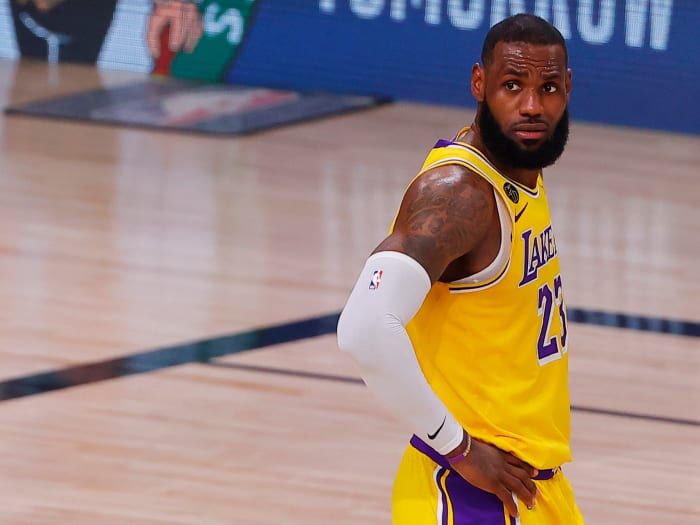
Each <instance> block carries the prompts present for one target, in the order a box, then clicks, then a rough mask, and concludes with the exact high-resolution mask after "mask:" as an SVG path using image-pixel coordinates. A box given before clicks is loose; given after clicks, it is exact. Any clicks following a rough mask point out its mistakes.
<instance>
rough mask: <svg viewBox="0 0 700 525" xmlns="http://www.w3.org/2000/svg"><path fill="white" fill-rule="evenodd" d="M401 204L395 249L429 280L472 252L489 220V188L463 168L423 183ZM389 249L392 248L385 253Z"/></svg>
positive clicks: (491, 205) (438, 173) (439, 173)
mask: <svg viewBox="0 0 700 525" xmlns="http://www.w3.org/2000/svg"><path fill="white" fill-rule="evenodd" d="M414 184H417V186H416V187H415V188H411V189H410V190H409V191H408V192H407V194H406V198H405V199H404V203H403V206H402V209H401V210H400V211H399V215H398V217H397V221H396V225H395V227H394V233H395V234H398V239H397V240H398V246H396V245H395V243H391V244H394V246H395V248H398V249H400V250H401V251H404V252H405V253H406V254H408V255H410V256H412V257H414V258H415V259H416V260H418V261H419V262H420V263H421V264H423V266H424V267H425V268H426V270H428V273H429V274H430V275H431V277H432V278H437V276H438V275H436V274H438V273H440V272H442V270H444V268H445V267H446V266H447V265H448V264H449V263H450V262H451V261H453V260H454V259H456V258H457V257H460V256H462V255H464V254H465V253H468V252H470V251H471V250H472V249H473V248H474V247H475V246H476V245H477V244H478V243H479V241H480V240H481V239H482V238H483V236H484V234H485V233H486V231H487V229H488V227H489V225H490V224H491V221H492V218H493V209H494V206H495V200H493V199H489V198H488V196H489V194H490V192H489V191H488V190H490V186H489V185H488V183H487V182H486V181H483V180H481V179H480V178H478V177H477V176H476V175H473V174H470V173H469V172H465V171H464V169H463V168H458V167H456V166H448V167H446V169H440V168H439V169H438V170H436V171H435V172H434V173H432V174H427V177H425V178H424V177H421V178H420V179H418V180H417V181H416V182H415V183H414ZM389 249H391V248H389Z"/></svg>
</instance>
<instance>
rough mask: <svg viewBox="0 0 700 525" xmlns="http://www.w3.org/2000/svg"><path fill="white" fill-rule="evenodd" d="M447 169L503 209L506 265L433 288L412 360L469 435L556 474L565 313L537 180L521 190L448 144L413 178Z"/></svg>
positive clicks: (417, 323)
mask: <svg viewBox="0 0 700 525" xmlns="http://www.w3.org/2000/svg"><path fill="white" fill-rule="evenodd" d="M458 136H459V135H458ZM447 164H458V165H461V166H464V167H465V168H467V169H469V170H471V171H472V172H474V173H475V174H477V175H478V176H480V177H483V178H484V179H485V180H487V181H488V182H489V183H490V184H491V185H492V186H493V188H494V190H495V192H496V193H497V194H498V196H500V198H501V199H502V200H503V202H504V203H505V204H506V205H507V207H508V212H509V213H508V215H509V216H510V221H511V225H512V235H511V239H502V240H501V242H502V243H503V242H505V243H508V244H509V245H510V257H507V258H504V259H507V260H505V262H504V263H503V265H502V267H501V268H498V269H497V271H495V272H493V275H492V276H491V277H490V278H488V279H486V280H482V281H478V282H470V279H462V280H460V281H457V282H452V283H444V282H436V283H435V284H433V286H432V288H431V289H430V292H429V293H428V295H427V297H426V299H425V301H424V303H423V305H422V307H421V308H420V310H419V311H418V313H417V314H416V316H415V317H414V318H413V319H412V321H411V322H410V323H409V324H408V326H407V330H408V333H409V335H410V338H411V341H412V342H413V345H414V348H415V352H416V355H417V358H418V361H419V363H420V366H421V368H422V370H423V373H424V374H425V376H426V378H427V380H428V382H429V383H430V385H431V387H432V388H433V390H434V391H435V392H436V394H437V395H438V397H439V398H440V399H441V400H442V401H443V402H444V403H445V405H446V406H447V408H448V409H449V410H450V412H451V413H452V414H453V415H454V416H455V417H456V419H457V420H458V421H459V422H460V423H461V424H462V426H463V427H464V428H465V429H466V430H467V431H468V432H469V433H470V434H471V435H472V436H474V437H475V438H478V439H480V440H483V441H486V442H489V443H491V444H493V445H495V446H497V447H498V448H500V449H502V450H505V451H508V452H512V453H513V454H515V455H516V456H518V457H519V458H521V459H522V460H524V461H526V462H528V463H530V464H531V465H532V466H534V467H536V468H538V469H545V468H552V467H555V466H558V465H561V464H562V463H564V462H567V461H570V459H571V454H570V449H569V417H570V414H569V412H570V408H569V391H568V359H567V357H568V356H567V343H568V341H567V330H566V307H565V305H564V294H563V290H562V280H561V276H560V275H559V260H558V258H557V246H556V243H555V240H554V234H553V232H552V226H551V219H550V212H549V206H548V204H547V196H546V193H545V189H544V184H543V181H542V176H541V174H540V176H539V177H538V180H537V186H536V188H534V189H532V188H528V187H526V186H523V185H521V184H519V183H517V182H515V181H514V180H511V179H508V178H507V177H505V176H504V175H502V174H501V173H499V172H498V171H497V170H496V168H495V167H493V166H492V165H491V164H490V163H489V161H488V160H487V159H486V157H485V156H484V155H483V154H482V153H481V152H480V151H479V150H477V149H476V148H474V147H473V146H470V145H468V144H465V143H461V142H449V141H439V142H438V143H437V144H436V146H435V148H433V149H432V151H431V152H430V153H429V155H428V157H427V159H426V161H425V163H424V165H423V168H422V170H421V172H420V173H419V175H420V174H422V173H424V172H426V171H428V170H431V169H434V168H437V167H439V166H444V165H447ZM506 248H507V246H506ZM472 281H473V279H472Z"/></svg>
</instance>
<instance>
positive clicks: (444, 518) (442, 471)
mask: <svg viewBox="0 0 700 525" xmlns="http://www.w3.org/2000/svg"><path fill="white" fill-rule="evenodd" d="M445 472H447V469H445V468H441V469H440V470H438V472H437V474H436V475H435V482H436V483H437V486H438V492H440V500H442V516H440V525H448V513H447V493H446V492H445V491H444V490H442V484H441V483H440V480H442V476H444V475H445Z"/></svg>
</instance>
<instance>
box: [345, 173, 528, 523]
mask: <svg viewBox="0 0 700 525" xmlns="http://www.w3.org/2000/svg"><path fill="white" fill-rule="evenodd" d="M496 217H497V215H496V200H495V197H494V194H493V189H492V187H491V186H490V185H489V183H488V182H486V181H485V180H483V179H481V178H480V177H478V176H476V175H475V174H473V173H471V172H470V171H468V170H466V169H465V168H462V167H460V166H454V165H449V166H444V167H441V168H438V169H435V170H431V171H429V172H426V173H425V174H423V175H421V176H420V177H418V178H417V179H416V180H415V181H414V182H413V184H411V186H410V187H409V189H408V190H407V192H406V194H405V196H404V199H403V202H402V203H401V207H400V208H399V213H398V215H397V219H396V223H395V225H394V230H393V232H392V233H391V234H390V235H389V236H388V237H387V238H386V239H384V240H383V241H382V242H381V243H380V244H379V246H377V248H376V249H375V251H374V253H373V254H372V255H371V256H370V257H369V259H368V260H367V263H366V265H365V267H364V269H363V271H362V273H361V274H360V277H359V279H358V281H357V283H356V284H355V288H354V289H353V291H352V293H351V294H350V298H349V299H348V302H347V303H346V305H345V308H344V309H343V312H342V314H341V316H340V321H339V322H338V345H339V347H340V348H341V349H342V350H345V351H347V352H349V353H351V354H352V355H353V357H355V359H356V361H357V362H358V364H359V365H360V367H361V370H362V378H363V379H364V381H365V383H367V386H369V388H370V389H371V390H372V391H373V392H374V394H375V395H376V396H377V397H379V399H381V400H382V401H383V402H384V404H385V405H386V406H387V407H388V408H389V409H390V410H391V412H392V413H393V414H394V415H395V416H397V417H398V418H399V419H402V420H403V421H405V422H407V423H408V424H409V425H410V427H411V429H412V431H413V432H414V433H415V434H416V435H417V436H418V437H420V438H421V439H422V440H423V441H424V442H425V443H428V444H429V445H430V446H431V447H432V448H433V449H435V450H436V451H437V452H438V453H440V454H443V455H445V456H447V457H449V458H456V459H454V460H452V459H451V460H450V463H451V468H452V469H453V470H455V471H456V472H458V473H459V474H460V475H461V476H462V477H463V478H464V479H466V480H467V481H469V482H470V483H472V484H473V485H475V486H477V487H479V488H481V489H483V490H486V491H488V492H491V493H493V494H496V496H498V498H499V499H500V500H501V501H502V502H503V504H504V505H505V506H506V508H507V509H508V512H509V513H510V514H511V515H512V516H517V515H518V509H517V506H516V504H515V501H514V500H513V496H512V494H515V495H516V496H517V497H519V498H520V499H521V500H523V501H524V502H526V504H527V505H528V506H531V505H534V501H535V495H536V488H535V485H534V483H533V482H532V480H531V479H530V476H532V475H534V474H535V473H536V471H534V469H532V467H530V466H529V465H527V464H526V463H524V462H522V461H521V460H519V459H518V458H516V457H515V456H513V455H512V454H509V453H507V452H504V451H502V450H499V449H497V448H496V447H493V446H492V445H489V444H487V443H484V442H481V441H478V440H477V439H472V438H471V437H470V436H469V434H468V430H469V429H466V430H465V429H462V427H461V425H460V423H459V422H458V421H457V420H456V419H455V417H454V416H453V415H452V414H451V413H450V411H449V410H448V409H447V407H446V406H445V405H444V404H443V402H442V401H441V400H440V399H439V398H438V397H437V395H436V394H435V392H434V391H433V390H432V388H431V387H430V385H429V384H428V382H427V380H426V378H425V376H424V375H423V373H422V370H421V368H420V365H419V363H418V360H417V358H416V355H415V352H414V349H413V345H412V342H411V340H410V338H409V336H408V332H407V331H406V329H405V326H406V325H407V324H408V323H409V322H410V321H411V319H412V318H413V316H414V315H415V314H416V313H417V311H418V310H419V308H420V306H421V305H422V303H423V300H424V299H425V297H426V295H427V294H428V292H429V291H430V288H431V286H432V284H433V283H434V282H435V281H437V280H438V279H440V277H441V276H442V275H443V274H444V273H445V270H446V269H447V268H448V267H451V266H450V265H451V264H453V263H454V262H455V261H458V259H460V258H461V257H463V256H465V255H467V254H470V253H472V252H473V251H475V250H478V249H479V248H480V247H481V244H482V243H483V242H484V239H485V238H486V237H487V236H488V233H489V230H490V229H491V228H492V226H493V222H494V221H495V220H496ZM496 226H498V225H496ZM397 252H398V253H397Z"/></svg>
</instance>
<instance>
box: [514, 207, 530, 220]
mask: <svg viewBox="0 0 700 525" xmlns="http://www.w3.org/2000/svg"><path fill="white" fill-rule="evenodd" d="M528 204H530V203H529V202H526V203H525V206H523V209H522V210H520V212H519V213H516V214H515V222H518V219H520V217H522V215H523V213H525V208H527V205H528Z"/></svg>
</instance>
